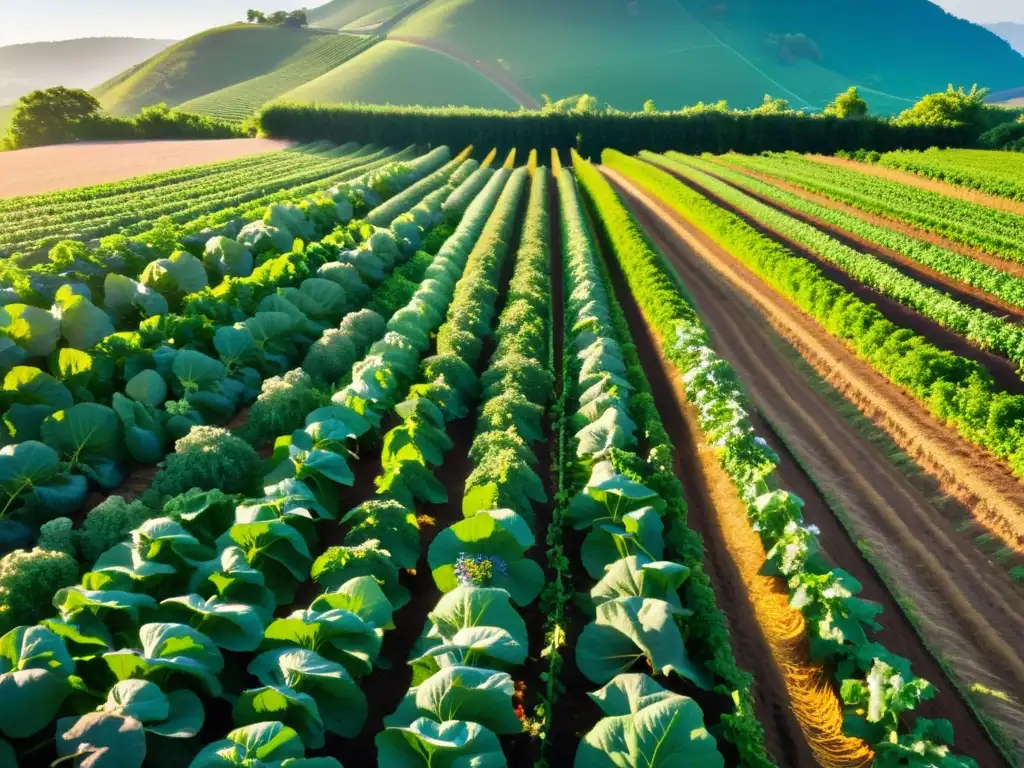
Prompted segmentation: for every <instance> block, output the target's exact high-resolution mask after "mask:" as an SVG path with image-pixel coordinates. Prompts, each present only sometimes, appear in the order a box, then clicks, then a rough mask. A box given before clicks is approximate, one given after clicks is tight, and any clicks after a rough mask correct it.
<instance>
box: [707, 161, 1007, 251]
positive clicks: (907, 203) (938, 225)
mask: <svg viewBox="0 0 1024 768" xmlns="http://www.w3.org/2000/svg"><path fill="white" fill-rule="evenodd" d="M721 161H722V162H724V163H726V164H728V165H732V166H738V167H741V168H746V169H748V170H752V171H757V172H759V173H764V174H767V175H769V176H772V177H773V178H778V179H781V180H783V181H786V182H789V183H791V184H795V185H796V186H798V187H802V188H803V189H806V190H808V191H810V192H815V193H818V194H821V195H824V196H825V197H827V198H829V199H831V200H835V201H837V202H840V203H846V204H848V205H852V206H854V207H855V208H858V209H860V210H862V211H866V212H868V213H873V214H877V215H879V216H884V217H886V218H889V219H895V220H896V221H901V222H904V223H907V224H910V225H912V226H915V227H918V228H920V229H923V230H925V231H928V232H934V233H936V234H939V235H943V236H945V237H947V238H949V239H950V240H953V241H955V242H958V243H962V244H964V245H968V246H972V247H975V248H979V249H981V250H983V251H987V252H989V253H994V254H996V255H998V256H1001V257H1003V258H1005V259H1010V260H1012V261H1024V245H1022V242H1024V224H1022V223H1021V220H1020V216H1016V215H1014V214H1012V213H1005V212H1003V211H999V210H996V209H994V208H988V207H986V206H984V205H979V204H977V203H970V202H966V201H964V200H958V199H956V198H953V197H947V196H945V195H941V194H939V193H937V192H930V191H928V190H925V189H921V188H919V187H916V186H913V185H911V184H900V183H899V182H896V181H889V180H887V179H881V178H878V177H876V176H870V175H868V174H863V173H859V172H857V171H855V170H850V169H846V168H837V167H835V166H832V165H825V164H823V163H817V162H814V161H813V160H809V159H806V158H803V157H800V156H799V155H794V154H791V153H787V154H771V155H765V156H754V157H746V156H741V155H726V156H723V157H722V158H721Z"/></svg>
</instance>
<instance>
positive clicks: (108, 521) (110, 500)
mask: <svg viewBox="0 0 1024 768" xmlns="http://www.w3.org/2000/svg"><path fill="white" fill-rule="evenodd" d="M154 516H155V513H154V512H153V510H152V509H150V508H149V507H147V506H146V505H145V504H144V503H143V502H141V501H133V502H131V503H128V502H126V501H125V500H124V499H123V498H122V497H121V496H108V497H107V498H106V499H104V500H103V501H102V502H100V503H99V504H98V505H97V506H96V507H94V508H93V509H91V510H89V513H88V514H87V515H86V516H85V520H84V521H83V522H82V526H81V528H79V529H78V530H77V531H75V545H76V547H77V549H78V552H79V555H80V556H81V558H82V562H83V564H85V565H86V566H91V565H92V564H93V563H94V562H96V559H97V558H98V557H99V556H100V555H101V554H103V553H104V552H106V551H107V550H108V549H110V548H111V547H112V546H114V545H115V544H118V543H120V542H122V541H124V539H125V537H126V536H128V534H129V533H131V531H133V530H134V529H135V528H137V527H138V526H140V525H142V523H144V522H145V521H146V520H148V519H149V518H151V517H154Z"/></svg>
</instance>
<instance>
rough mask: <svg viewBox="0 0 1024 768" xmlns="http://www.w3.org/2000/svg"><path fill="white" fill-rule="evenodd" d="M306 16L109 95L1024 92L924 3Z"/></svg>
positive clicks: (183, 46)
mask: <svg viewBox="0 0 1024 768" xmlns="http://www.w3.org/2000/svg"><path fill="white" fill-rule="evenodd" d="M308 15H309V20H310V23H311V24H312V25H313V27H311V28H308V29H302V30H297V29H284V28H273V27H265V26H251V25H244V24H242V25H233V26H228V27H221V28H218V29H214V30H210V31H208V32H205V33H203V34H200V35H196V36H194V37H192V38H189V39H188V40H185V41H182V42H181V43H178V44H177V45H174V46H172V47H170V48H168V49H167V50H165V51H163V52H161V53H160V54H158V55H156V56H154V57H153V58H151V59H150V60H148V61H146V62H145V63H143V64H142V65H140V66H137V67H135V68H133V69H132V70H130V71H127V72H124V73H122V74H121V75H119V76H118V77H117V78H114V79H112V80H111V81H109V82H108V83H106V84H104V86H103V87H102V88H100V89H98V93H99V94H100V95H101V97H102V99H101V100H102V101H103V103H104V105H105V106H107V107H108V108H110V109H112V110H113V111H114V112H115V113H120V114H123V113H127V112H133V111H135V110H137V109H138V108H139V107H140V106H144V105H146V104H152V103H156V102H160V101H165V102H167V103H169V104H170V105H172V106H176V105H185V106H187V107H188V108H189V109H195V110H198V111H202V112H207V113H210V114H216V115H221V116H227V117H232V118H240V117H243V116H244V115H245V114H249V113H250V112H251V111H252V110H253V109H255V108H256V107H257V106H259V105H260V104H262V103H265V102H267V101H272V100H277V99H288V100H303V101H314V100H315V101H321V102H330V101H344V100H358V101H372V102H379V103H393V104H415V103H421V104H429V105H448V104H469V105H473V106H488V107H498V108H507V109H515V108H517V107H518V106H526V107H528V108H529V107H533V106H536V105H537V104H538V103H540V101H541V99H542V98H543V97H544V96H548V97H550V98H551V99H552V100H558V99H561V98H563V97H566V96H569V95H572V94H580V93H589V94H592V95H594V96H596V97H597V98H598V99H599V100H600V101H602V102H606V103H608V104H610V105H612V106H613V107H616V108H618V109H624V110H635V109H640V108H641V106H642V105H643V104H644V102H645V101H647V100H648V99H653V100H654V102H655V104H656V106H657V107H658V108H659V109H678V108H680V107H682V106H686V105H690V104H695V103H697V102H701V101H703V102H717V101H720V100H723V99H724V100H726V101H728V103H729V104H730V106H733V107H751V106H755V105H758V104H760V103H761V101H762V99H763V98H764V95H765V94H771V95H772V96H773V97H783V98H785V99H787V100H788V101H789V103H790V105H791V106H793V107H794V108H799V109H809V110H820V109H822V108H823V107H824V106H825V105H826V104H827V103H828V102H829V101H830V100H831V99H832V98H834V96H835V95H836V94H837V93H839V92H840V91H843V90H845V89H846V88H847V87H849V86H850V85H856V86H858V87H859V88H860V89H861V92H862V94H863V95H864V96H865V98H867V100H868V103H869V106H870V108H871V109H872V111H873V112H874V113H876V114H892V113H896V112H899V111H902V110H903V109H906V108H907V107H908V106H910V105H911V104H912V103H913V102H914V101H916V100H917V99H919V98H920V97H921V96H922V95H923V94H925V93H929V92H933V91H937V90H942V89H944V88H945V87H946V85H947V84H948V83H954V84H964V85H967V86H969V85H970V84H972V83H979V84H981V85H983V86H985V87H987V88H989V89H991V90H992V91H995V92H1002V91H1012V90H1013V89H1017V88H1020V87H1021V86H1024V56H1021V55H1020V54H1019V53H1017V52H1016V51H1014V50H1013V49H1012V48H1011V47H1010V44H1009V43H1007V42H1006V41H1005V40H1003V39H1002V38H1000V37H998V36H997V35H996V34H994V33H993V32H992V31H990V30H988V29H985V28H984V27H981V26H977V25H974V24H971V23H969V22H966V21H964V20H962V19H959V18H956V17H954V16H952V15H950V14H948V13H946V12H945V11H943V10H942V9H941V8H940V7H938V6H937V5H935V4H933V3H932V2H930V1H929V0H830V1H829V2H828V3H821V2H820V0H559V2H551V0H332V1H331V2H328V3H326V4H324V5H321V6H319V7H317V8H314V9H311V10H310V11H309V12H308ZM851 20H854V21H855V24H854V25H853V26H851ZM342 29H344V30H347V31H348V32H351V33H357V32H360V31H361V32H362V33H363V37H362V38H361V41H362V42H361V46H362V47H357V41H354V40H349V39H347V36H343V37H337V35H338V30H342ZM369 30H372V32H371V33H370V34H366V32H367V31H369ZM851 30H852V33H851ZM325 35H335V36H336V37H335V38H334V39H332V40H330V41H326V40H324V39H323V37H322V36H325ZM381 38H386V40H384V41H383V42H379V43H376V44H374V43H375V41H377V40H379V39H381ZM951 51H955V52H956V55H955V56H954V55H950V52H951Z"/></svg>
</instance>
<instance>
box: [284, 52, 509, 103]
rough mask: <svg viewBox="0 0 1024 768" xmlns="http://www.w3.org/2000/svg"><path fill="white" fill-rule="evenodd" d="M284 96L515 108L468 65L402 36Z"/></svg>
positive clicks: (495, 87)
mask: <svg viewBox="0 0 1024 768" xmlns="http://www.w3.org/2000/svg"><path fill="white" fill-rule="evenodd" d="M282 98H283V100H285V101H318V102H337V101H364V102H371V103H380V104H424V105H427V106H435V107H442V106H447V105H449V104H460V105H461V104H473V105H476V106H480V107H493V108H495V109H516V108H517V107H518V106H519V105H518V103H517V102H516V100H515V99H513V98H512V97H511V96H510V95H509V94H507V93H505V92H504V91H503V90H501V88H499V87H498V86H497V85H495V84H494V83H493V82H491V81H490V80H488V79H487V78H486V77H484V76H483V75H481V74H480V73H478V72H476V71H475V70H473V69H472V68H470V67H467V66H466V65H464V64H462V63H460V62H458V61H455V60H454V59H452V58H450V57H448V56H445V55H443V54H440V53H437V52H435V51H431V50H427V49H426V48H422V47H420V46H416V45H410V44H408V43H404V42H396V41H391V40H388V41H385V42H382V43H378V44H377V45H375V46H373V47H372V48H371V49H370V50H368V51H366V52H365V53H362V54H360V55H359V56H356V57H355V58H354V59H352V60H351V61H348V62H346V63H344V64H342V65H341V66H340V67H338V68H336V69H334V70H331V71H330V72H328V73H327V74H325V75H323V76H321V77H319V78H317V79H316V80H313V81H312V82H310V83H307V84H306V85H303V86H302V87H300V88H296V89H295V90H293V91H290V92H288V93H286V94H284V96H283V97H282Z"/></svg>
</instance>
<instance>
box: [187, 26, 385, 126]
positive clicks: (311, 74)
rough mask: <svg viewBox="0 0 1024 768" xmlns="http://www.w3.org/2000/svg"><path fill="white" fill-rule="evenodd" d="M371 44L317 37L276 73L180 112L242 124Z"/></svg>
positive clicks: (338, 37) (367, 40)
mask: <svg viewBox="0 0 1024 768" xmlns="http://www.w3.org/2000/svg"><path fill="white" fill-rule="evenodd" d="M372 44H373V39H372V38H370V37H367V36H363V35H343V34H337V35H322V36H318V37H315V38H313V39H311V40H310V41H309V42H308V43H307V44H306V45H304V46H303V47H302V48H301V49H299V51H298V52H297V53H295V54H294V55H293V56H291V57H290V58H289V59H287V60H286V61H284V62H282V64H281V65H280V66H279V67H278V68H277V69H275V70H274V71H273V72H269V73H267V74H265V75H260V76H259V77H255V78H253V79H251V80H245V81H243V82H241V83H237V84H235V85H230V86H228V87H227V88H222V89H221V90H219V91H213V92H212V93H208V94H206V95H204V96H200V97H199V98H197V99H192V100H190V101H186V102H184V103H183V104H181V108H182V109H184V110H188V111H190V112H199V113H201V114H207V115H214V116H216V117H223V118H226V119H228V120H242V119H244V118H246V117H247V116H249V115H251V114H253V113H254V112H256V111H257V110H258V109H259V108H260V107H261V106H263V105H264V104H266V103H267V102H268V101H273V100H274V99H276V98H278V97H279V96H281V95H283V94H285V93H287V92H288V91H290V90H292V89H294V88H298V87H299V86H301V85H304V84H306V83H308V82H310V81H312V80H315V79H316V78H318V77H320V76H321V75H323V74H325V73H327V72H330V71H331V70H332V69H334V68H335V67H337V66H340V65H341V64H342V63H344V62H345V61H347V60H348V59H350V58H352V57H353V56H355V55H356V54H358V53H359V52H360V51H362V50H363V49H364V48H366V47H368V46H370V45H372Z"/></svg>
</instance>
